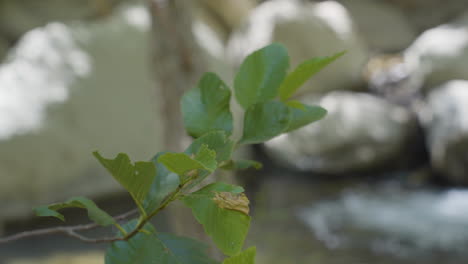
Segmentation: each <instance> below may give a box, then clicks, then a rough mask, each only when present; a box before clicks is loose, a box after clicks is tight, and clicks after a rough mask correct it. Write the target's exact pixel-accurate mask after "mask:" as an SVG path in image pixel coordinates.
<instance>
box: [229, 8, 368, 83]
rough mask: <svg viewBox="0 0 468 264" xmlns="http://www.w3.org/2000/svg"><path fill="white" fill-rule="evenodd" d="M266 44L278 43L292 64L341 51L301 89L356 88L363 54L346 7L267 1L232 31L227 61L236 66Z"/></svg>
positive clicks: (360, 40) (362, 47) (366, 52)
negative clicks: (286, 52) (284, 49)
mask: <svg viewBox="0 0 468 264" xmlns="http://www.w3.org/2000/svg"><path fill="white" fill-rule="evenodd" d="M271 42H280V43H283V44H284V45H285V46H286V47H287V49H288V51H289V54H290V56H291V66H292V67H295V66H296V65H297V64H298V63H300V62H302V61H304V60H306V59H309V58H311V57H317V56H327V55H331V54H334V53H337V52H340V51H343V50H346V51H347V54H345V55H344V56H343V57H342V58H340V59H339V60H338V61H337V62H334V63H333V64H331V65H330V66H329V67H327V68H326V69H325V70H323V71H321V72H320V73H318V74H317V75H316V76H314V79H313V82H310V83H307V84H306V85H305V87H304V89H303V90H302V91H309V90H310V91H313V92H326V91H331V90H339V89H341V90H346V89H352V88H355V87H359V85H358V84H359V83H360V81H361V69H362V66H363V65H364V64H365V62H366V60H367V57H368V51H367V48H366V46H365V45H364V42H363V40H362V39H361V38H360V36H359V35H358V33H357V32H356V29H355V25H354V24H353V22H352V19H351V17H350V15H349V13H348V12H347V11H346V9H345V8H344V7H343V6H342V5H341V4H339V3H337V2H334V1H324V2H320V3H303V2H302V1H297V0H272V1H267V2H264V3H262V4H261V5H259V6H258V7H257V8H256V9H254V10H253V11H252V12H251V14H250V17H249V18H248V21H246V24H245V25H244V26H243V27H242V28H241V29H240V30H238V31H236V32H234V33H233V36H232V38H231V40H230V41H229V43H228V51H227V52H228V55H229V56H228V57H229V58H230V59H231V61H233V63H234V64H237V65H238V64H239V63H240V62H241V61H242V59H243V58H244V57H245V56H246V55H247V54H248V53H250V52H252V51H254V50H256V49H258V48H261V47H263V46H265V45H267V44H269V43H271Z"/></svg>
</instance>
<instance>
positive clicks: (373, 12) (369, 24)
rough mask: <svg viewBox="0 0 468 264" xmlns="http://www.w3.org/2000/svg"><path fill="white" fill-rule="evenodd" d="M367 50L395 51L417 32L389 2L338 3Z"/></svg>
mask: <svg viewBox="0 0 468 264" xmlns="http://www.w3.org/2000/svg"><path fill="white" fill-rule="evenodd" d="M340 2H341V3H342V4H343V5H344V6H345V7H346V9H347V10H348V11H349V13H350V14H351V17H352V18H353V21H354V22H355V23H356V25H357V29H358V31H359V33H361V35H362V37H363V38H364V39H365V41H366V43H367V44H368V45H369V47H370V48H372V49H373V50H376V51H380V52H382V51H383V52H396V51H401V50H403V49H405V48H406V47H408V46H409V45H410V44H411V42H413V40H414V39H415V38H416V36H417V34H416V30H415V28H414V27H413V25H411V24H410V22H409V20H408V18H407V17H406V16H405V14H404V13H403V12H402V11H401V10H399V9H398V8H396V7H395V6H392V5H390V4H388V3H385V2H383V1H376V0H341V1H340Z"/></svg>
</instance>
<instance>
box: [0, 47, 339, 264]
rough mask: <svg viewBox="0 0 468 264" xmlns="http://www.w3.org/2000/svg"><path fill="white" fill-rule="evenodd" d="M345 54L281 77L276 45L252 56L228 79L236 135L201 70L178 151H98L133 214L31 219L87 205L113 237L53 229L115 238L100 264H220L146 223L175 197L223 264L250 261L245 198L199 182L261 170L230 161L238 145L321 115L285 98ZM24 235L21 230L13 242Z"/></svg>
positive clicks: (282, 55)
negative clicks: (140, 155) (221, 173)
mask: <svg viewBox="0 0 468 264" xmlns="http://www.w3.org/2000/svg"><path fill="white" fill-rule="evenodd" d="M341 55H343V52H341V53H338V54H336V55H334V56H331V57H321V58H313V59H310V60H307V61H305V62H303V63H302V64H300V65H299V66H298V67H297V68H296V69H295V70H293V71H292V72H290V73H287V70H288V68H289V57H288V54H287V51H286V49H285V48H284V47H283V46H282V45H280V44H277V43H274V44H271V45H269V46H266V47H264V48H262V49H260V50H257V51H255V52H253V53H252V54H250V55H249V56H248V57H247V58H246V59H245V60H244V62H243V63H242V65H241V66H240V69H239V72H238V73H237V75H236V77H235V80H234V94H235V98H236V100H237V102H238V103H239V104H240V105H241V106H242V108H243V109H244V110H245V113H244V119H243V120H244V125H243V131H242V136H241V138H240V139H233V138H232V137H231V134H232V131H233V117H232V114H231V111H230V103H229V102H230V97H231V90H230V89H229V87H228V86H227V85H226V84H225V83H224V82H223V81H222V80H221V79H220V78H219V77H218V76H217V75H216V74H214V73H206V74H204V75H203V77H202V78H201V80H200V82H199V83H198V85H197V86H196V87H195V88H193V89H191V90H189V91H188V92H186V93H185V95H184V96H183V97H182V102H181V106H182V114H183V119H184V124H185V128H186V130H187V132H188V134H189V135H191V136H192V137H193V138H194V141H193V143H192V144H191V145H190V146H189V147H188V148H187V149H186V150H185V151H184V152H181V153H173V152H160V153H158V154H156V156H155V157H154V158H153V159H152V160H151V161H138V162H135V163H132V162H131V161H130V159H129V157H128V156H127V155H126V154H123V153H120V154H118V155H117V157H115V158H113V159H107V158H104V157H102V156H101V155H100V154H99V153H98V152H94V153H93V154H94V156H95V157H96V158H97V159H98V161H99V162H100V163H101V164H102V165H103V166H104V167H105V168H106V169H107V170H108V171H109V173H110V174H111V175H112V176H113V177H114V178H115V179H116V180H117V181H118V182H119V183H120V184H121V185H122V186H123V187H124V188H125V189H126V190H127V191H128V192H129V194H130V195H131V197H132V198H133V200H134V202H135V204H136V206H137V213H138V214H139V216H138V217H136V218H134V219H131V220H129V221H127V222H126V223H125V224H123V225H121V224H119V220H122V219H124V218H125V217H127V216H128V215H130V214H125V215H123V216H120V217H112V216H110V215H109V214H108V213H106V212H105V211H103V210H101V209H100V208H98V207H97V206H96V204H95V203H94V202H93V201H91V200H89V199H87V198H84V197H73V198H71V199H69V200H67V201H66V202H64V203H56V204H51V205H47V206H42V207H39V208H37V209H36V210H35V211H36V214H37V215H39V216H53V217H57V218H59V219H61V220H62V221H64V220H65V219H64V216H63V215H62V214H60V213H59V212H58V211H59V210H60V209H62V208H67V207H78V208H84V209H86V210H87V211H88V216H89V218H90V219H91V220H92V221H94V222H95V223H94V224H89V225H87V227H88V228H87V229H89V228H91V227H95V226H98V225H99V226H112V225H113V226H115V227H116V228H117V229H118V230H119V232H118V234H116V235H115V236H114V237H111V238H101V239H91V238H86V237H83V236H82V235H80V234H78V233H77V232H76V231H79V230H84V229H86V228H75V229H73V227H71V228H66V227H65V228H62V229H61V231H57V232H63V233H66V234H68V235H71V236H74V237H77V238H79V239H81V240H83V241H87V242H111V244H110V246H109V248H108V249H107V252H106V257H105V263H106V264H130V263H132V264H138V263H141V264H146V263H161V264H164V263H180V264H189V263H190V264H208V263H217V262H216V261H214V260H213V259H211V258H210V257H209V256H208V255H207V253H206V246H205V245H204V244H202V243H200V242H198V241H196V240H193V239H191V238H186V237H180V236H176V235H173V234H166V233H160V232H159V231H157V230H156V229H155V228H154V227H153V226H152V225H151V224H150V223H149V220H150V219H151V218H152V217H154V216H155V215H157V214H158V213H159V212H161V211H162V210H163V209H165V208H166V207H167V206H168V205H170V204H171V203H172V202H174V201H176V200H179V201H182V202H183V203H184V204H185V205H186V206H188V207H189V208H190V209H191V210H192V212H193V215H194V216H195V218H196V220H197V221H198V222H199V223H200V224H202V225H203V228H204V230H205V232H206V234H207V235H208V236H210V237H211V238H212V240H213V242H214V244H215V245H216V246H217V247H218V248H219V249H220V250H221V251H222V252H223V253H224V254H225V255H226V256H227V258H226V259H225V260H224V261H223V262H222V263H225V264H249V263H254V258H255V247H251V248H249V249H246V250H244V251H242V250H243V245H244V240H245V237H246V235H247V232H248V229H249V225H250V216H249V200H248V199H247V197H246V196H245V195H244V193H243V192H244V189H243V188H242V187H239V186H234V185H230V184H226V183H222V182H215V183H211V184H208V185H205V186H202V185H203V183H202V181H203V180H204V179H205V178H206V177H207V176H209V175H210V174H212V173H214V172H215V171H216V170H217V169H225V170H237V169H247V168H250V167H254V168H257V169H259V168H260V167H261V164H260V163H258V162H256V161H252V160H233V159H232V158H231V156H232V153H233V151H234V150H235V149H236V148H237V147H238V146H240V145H242V144H253V143H261V142H264V141H266V140H269V139H271V138H273V137H275V136H278V135H280V134H282V133H287V132H290V131H292V130H295V129H298V128H300V127H302V126H305V125H307V124H309V123H311V122H314V121H317V120H319V119H321V118H323V117H324V116H325V114H326V111H325V110H324V109H323V108H321V107H319V106H308V105H305V104H302V103H300V102H298V101H293V100H290V99H289V98H290V97H291V95H292V94H293V93H294V92H295V91H296V90H297V89H299V87H300V86H301V85H302V84H304V83H305V82H306V81H307V80H308V79H309V78H310V77H311V76H313V75H314V74H315V73H317V72H318V71H319V70H320V69H322V68H323V67H325V66H326V65H328V64H329V63H331V62H332V61H334V60H335V59H337V58H338V57H340V56H341ZM194 189H195V190H194ZM83 226H86V225H82V227H83ZM33 232H34V231H32V232H30V234H31V233H33ZM38 233H40V232H36V233H34V234H36V235H37V234H38ZM43 233H47V232H43ZM49 233H50V232H49ZM34 234H33V235H34ZM27 235H28V234H24V235H21V234H19V235H16V238H15V239H18V238H21V237H24V236H27ZM10 240H13V238H11V237H10V238H5V239H3V242H5V241H10ZM0 242H2V241H0Z"/></svg>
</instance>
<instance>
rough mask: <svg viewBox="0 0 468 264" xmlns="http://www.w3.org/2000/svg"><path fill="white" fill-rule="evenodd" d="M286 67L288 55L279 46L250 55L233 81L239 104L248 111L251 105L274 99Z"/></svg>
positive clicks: (272, 45) (276, 44) (272, 46)
mask: <svg viewBox="0 0 468 264" xmlns="http://www.w3.org/2000/svg"><path fill="white" fill-rule="evenodd" d="M288 67H289V57H288V53H287V51H286V48H285V47H284V46H283V45H281V44H278V43H273V44H270V45H268V46H266V47H264V48H262V49H260V50H257V51H255V52H254V53H252V54H250V55H249V56H248V57H247V58H246V59H245V60H244V62H243V63H242V65H241V66H240V68H239V72H238V73H237V75H236V77H235V80H234V91H235V95H236V99H237V101H238V102H239V104H240V105H241V106H242V107H243V108H244V109H248V108H249V107H250V106H251V105H253V104H256V103H261V102H266V101H268V100H271V99H273V98H275V97H276V96H277V95H278V89H279V87H280V85H281V83H282V82H283V80H284V78H285V76H286V71H287V69H288Z"/></svg>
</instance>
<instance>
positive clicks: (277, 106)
mask: <svg viewBox="0 0 468 264" xmlns="http://www.w3.org/2000/svg"><path fill="white" fill-rule="evenodd" d="M289 114H290V110H289V107H288V106H286V105H285V104H283V103H281V102H276V101H270V102H266V103H258V104H255V105H252V106H250V107H249V108H248V109H247V111H246V112H245V116H244V132H243V135H242V138H241V140H240V143H243V144H253V143H261V142H264V141H266V140H269V139H271V138H274V137H276V136H278V135H279V134H281V133H282V132H283V131H285V130H286V128H287V127H288V125H289V118H290V117H289Z"/></svg>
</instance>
